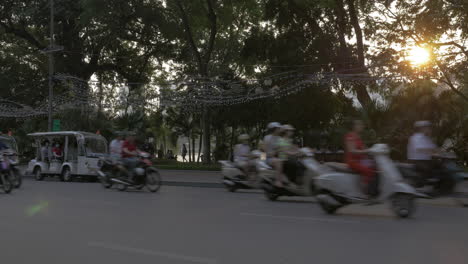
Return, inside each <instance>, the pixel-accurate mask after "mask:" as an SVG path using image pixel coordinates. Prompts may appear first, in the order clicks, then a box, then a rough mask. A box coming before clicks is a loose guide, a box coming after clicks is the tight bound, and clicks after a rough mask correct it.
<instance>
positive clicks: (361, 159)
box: [344, 120, 378, 197]
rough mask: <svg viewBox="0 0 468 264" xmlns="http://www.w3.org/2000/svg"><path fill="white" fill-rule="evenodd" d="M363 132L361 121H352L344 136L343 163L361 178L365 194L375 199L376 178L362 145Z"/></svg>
mask: <svg viewBox="0 0 468 264" xmlns="http://www.w3.org/2000/svg"><path fill="white" fill-rule="evenodd" d="M363 130H364V123H363V122H362V120H354V121H353V123H352V130H351V131H350V132H349V133H348V134H346V136H345V140H344V141H345V162H346V164H347V165H348V167H349V168H350V169H352V170H353V171H355V172H356V173H359V174H360V175H361V176H362V182H363V184H364V186H365V188H364V189H365V190H366V193H367V194H368V195H369V196H371V197H375V196H377V194H378V178H377V174H376V171H375V167H374V164H373V162H372V160H371V159H370V158H369V157H368V155H367V153H368V152H369V150H368V149H367V148H366V146H365V145H364V143H363V141H362V139H361V137H360V133H361V132H362V131H363Z"/></svg>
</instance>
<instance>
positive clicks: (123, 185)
mask: <svg viewBox="0 0 468 264" xmlns="http://www.w3.org/2000/svg"><path fill="white" fill-rule="evenodd" d="M117 189H118V190H119V191H121V192H123V191H125V190H127V185H125V184H122V183H120V184H119V185H117Z"/></svg>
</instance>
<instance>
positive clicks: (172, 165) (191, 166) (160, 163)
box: [154, 159, 221, 171]
mask: <svg viewBox="0 0 468 264" xmlns="http://www.w3.org/2000/svg"><path fill="white" fill-rule="evenodd" d="M154 165H155V166H156V168H158V169H163V170H204V171H220V170H221V165H219V164H218V163H213V164H202V163H196V162H178V161H174V160H161V159H156V160H154Z"/></svg>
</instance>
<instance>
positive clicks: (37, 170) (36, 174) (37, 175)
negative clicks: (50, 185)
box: [34, 167, 44, 181]
mask: <svg viewBox="0 0 468 264" xmlns="http://www.w3.org/2000/svg"><path fill="white" fill-rule="evenodd" d="M34 179H36V181H42V180H44V175H42V172H41V168H40V167H37V168H35V169H34Z"/></svg>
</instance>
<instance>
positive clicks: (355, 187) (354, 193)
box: [315, 144, 427, 218]
mask: <svg viewBox="0 0 468 264" xmlns="http://www.w3.org/2000/svg"><path fill="white" fill-rule="evenodd" d="M389 152H390V151H389V148H388V146H387V145H385V144H376V145H374V146H372V148H371V149H370V154H371V155H372V156H373V158H374V160H375V163H376V166H377V171H378V172H379V192H380V194H379V196H378V197H377V198H376V199H375V200H370V199H369V198H368V196H367V195H365V194H364V193H363V190H362V188H361V184H360V182H361V176H360V175H358V174H355V173H353V172H352V171H351V170H350V169H348V168H347V166H343V168H342V169H338V168H336V167H335V171H334V172H329V173H325V174H321V175H320V176H318V177H317V178H316V181H315V182H316V186H317V190H318V195H317V200H318V202H319V205H320V206H321V208H322V209H323V210H324V211H325V212H326V213H328V214H333V213H335V212H336V210H337V209H339V208H341V207H343V206H346V205H349V204H354V203H361V204H367V205H370V204H376V203H382V202H385V201H390V202H391V207H392V210H393V211H394V213H395V214H396V215H398V216H399V217H402V218H406V217H409V216H411V215H412V214H413V213H414V210H415V205H414V199H415V198H418V197H419V198H426V197H427V196H426V195H424V194H421V193H418V192H417V191H416V190H415V189H414V188H413V187H412V186H411V185H409V184H407V183H405V182H404V180H403V177H402V176H401V174H400V172H399V171H398V168H397V166H396V164H394V163H393V161H392V160H391V159H390V158H389V156H388V154H389Z"/></svg>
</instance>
